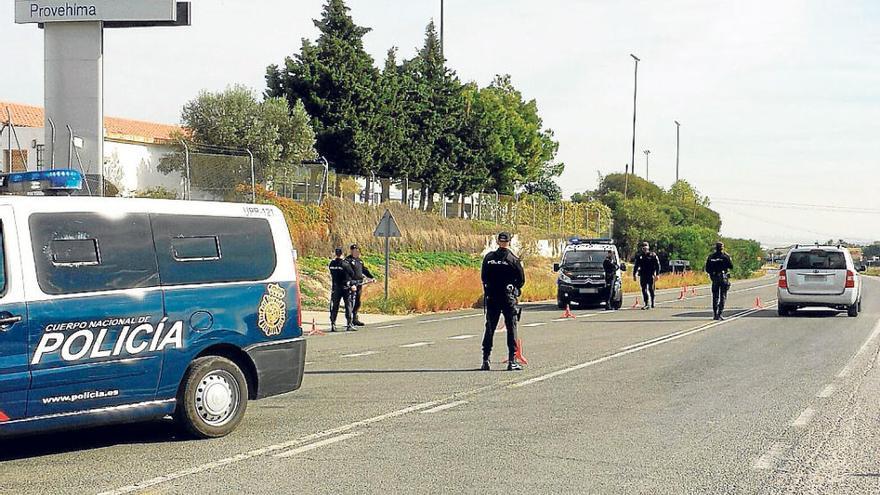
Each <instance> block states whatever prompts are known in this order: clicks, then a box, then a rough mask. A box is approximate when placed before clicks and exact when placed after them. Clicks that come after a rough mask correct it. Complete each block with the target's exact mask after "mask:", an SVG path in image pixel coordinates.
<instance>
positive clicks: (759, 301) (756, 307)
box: [753, 297, 764, 309]
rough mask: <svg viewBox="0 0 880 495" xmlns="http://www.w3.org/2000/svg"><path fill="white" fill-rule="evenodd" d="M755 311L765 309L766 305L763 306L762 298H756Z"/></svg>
mask: <svg viewBox="0 0 880 495" xmlns="http://www.w3.org/2000/svg"><path fill="white" fill-rule="evenodd" d="M753 309H764V305H763V304H761V298H760V297H756V298H755V307H754V308H753Z"/></svg>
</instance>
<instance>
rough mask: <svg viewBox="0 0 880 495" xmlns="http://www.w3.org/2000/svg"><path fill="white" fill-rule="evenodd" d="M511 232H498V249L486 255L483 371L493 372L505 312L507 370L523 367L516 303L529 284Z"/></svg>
mask: <svg viewBox="0 0 880 495" xmlns="http://www.w3.org/2000/svg"><path fill="white" fill-rule="evenodd" d="M509 247H510V234H509V233H507V232H501V233H500V234H498V249H496V250H495V251H492V252H491V253H488V254H487V255H486V257H485V258H483V267H482V270H481V272H482V273H481V276H482V279H483V294H484V303H485V305H484V307H485V308H486V333H485V335H484V336H483V365H482V367H481V368H480V369H481V370H483V371H489V355H490V354H491V353H492V343H493V340H494V337H495V328H496V327H497V326H498V319H499V318H500V317H501V315H502V314H503V315H504V324H505V326H506V327H507V353H508V362H507V369H508V370H509V371H518V370H521V369H522V366H521V365H520V364H519V363H518V362H517V361H516V318H517V315H516V304H517V298H518V297H519V295H520V291H521V289H522V287H523V285H525V283H526V275H525V272H524V271H523V267H522V263H521V262H520V260H519V258H517V257H516V256H515V255H514V254H513V253H512V252H510V250H509V249H508V248H509Z"/></svg>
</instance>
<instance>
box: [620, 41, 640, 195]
mask: <svg viewBox="0 0 880 495" xmlns="http://www.w3.org/2000/svg"><path fill="white" fill-rule="evenodd" d="M629 56H630V57H632V58H633V60H635V62H636V65H635V71H634V72H633V140H632V153H630V157H629V162H630V163H631V164H632V165H633V172H635V165H636V103H637V98H638V94H639V62H640V61H641V59H639V57H636V56H635V55H633V54H632V53H630V54H629ZM628 189H629V174H626V177H624V180H623V199H626V196H627V192H628V191H627V190H628Z"/></svg>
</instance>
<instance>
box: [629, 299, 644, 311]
mask: <svg viewBox="0 0 880 495" xmlns="http://www.w3.org/2000/svg"><path fill="white" fill-rule="evenodd" d="M641 305H642V300H641V299H639V298H638V297H636V302H634V303H633V305H632V306H630V308H629V309H636V308H638V307H639V306H641Z"/></svg>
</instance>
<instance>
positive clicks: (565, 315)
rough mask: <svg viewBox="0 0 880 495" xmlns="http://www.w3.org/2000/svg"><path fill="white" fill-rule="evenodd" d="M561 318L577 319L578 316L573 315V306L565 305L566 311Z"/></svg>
mask: <svg viewBox="0 0 880 495" xmlns="http://www.w3.org/2000/svg"><path fill="white" fill-rule="evenodd" d="M560 318H577V316H575V315H573V314H572V312H571V305H569V304H566V305H565V311H563V312H562V316H560Z"/></svg>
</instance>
